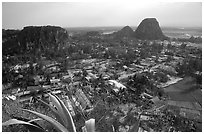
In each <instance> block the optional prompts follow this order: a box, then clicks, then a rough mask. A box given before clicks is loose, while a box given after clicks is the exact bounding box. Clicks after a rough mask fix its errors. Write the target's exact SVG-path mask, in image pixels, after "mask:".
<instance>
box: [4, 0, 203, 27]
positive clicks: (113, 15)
mask: <svg viewBox="0 0 204 134" xmlns="http://www.w3.org/2000/svg"><path fill="white" fill-rule="evenodd" d="M150 17H151V18H156V19H157V21H158V22H159V24H160V26H171V27H201V26H202V3H201V2H144V3H143V2H133V1H128V0H126V1H123V2H121V1H120V2H58V3H57V2H55V3H53V2H17V3H13V2H3V3H2V28H4V29H22V28H23V27H25V26H31V25H32V26H42V25H55V26H61V27H84V26H89V27H95V26H126V25H129V26H138V25H139V23H140V22H141V21H142V20H143V19H144V18H150Z"/></svg>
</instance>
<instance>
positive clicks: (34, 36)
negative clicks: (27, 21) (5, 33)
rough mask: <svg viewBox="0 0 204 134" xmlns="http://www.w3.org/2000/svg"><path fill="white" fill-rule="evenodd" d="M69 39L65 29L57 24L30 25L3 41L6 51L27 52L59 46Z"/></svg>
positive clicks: (4, 50)
mask: <svg viewBox="0 0 204 134" xmlns="http://www.w3.org/2000/svg"><path fill="white" fill-rule="evenodd" d="M67 40H68V33H67V31H66V30H65V29H63V28H61V27H56V26H38V27H36V26H28V27H24V28H23V30H21V31H20V32H18V33H16V35H15V36H14V38H12V39H7V40H6V41H5V42H4V43H3V52H4V53H10V54H12V53H26V52H27V51H29V52H33V51H35V50H37V49H38V50H44V49H46V48H58V47H59V46H60V45H61V44H63V43H65V42H66V41H67Z"/></svg>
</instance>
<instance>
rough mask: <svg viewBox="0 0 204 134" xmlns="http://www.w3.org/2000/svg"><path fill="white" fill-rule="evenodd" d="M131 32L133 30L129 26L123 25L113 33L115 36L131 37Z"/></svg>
mask: <svg viewBox="0 0 204 134" xmlns="http://www.w3.org/2000/svg"><path fill="white" fill-rule="evenodd" d="M133 34H134V31H133V30H132V28H131V27H129V26H125V27H123V28H122V29H121V30H119V31H118V32H115V33H114V35H115V36H116V37H133Z"/></svg>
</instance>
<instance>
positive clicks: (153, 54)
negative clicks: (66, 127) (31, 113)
mask: <svg viewBox="0 0 204 134" xmlns="http://www.w3.org/2000/svg"><path fill="white" fill-rule="evenodd" d="M90 38H91V39H93V40H95V39H96V38H97V37H96V36H90ZM98 38H100V37H98ZM98 38H97V39H98ZM87 43H89V44H88V45H87V44H86V42H85V41H78V42H71V43H70V46H72V47H77V46H89V48H86V47H84V48H83V47H79V48H80V49H77V51H74V52H73V53H71V54H70V55H69V56H66V59H65V60H64V61H63V62H61V63H60V62H58V61H54V60H48V59H47V58H46V57H42V58H41V61H40V62H36V63H32V64H31V63H27V64H21V65H20V64H17V65H15V66H11V67H10V68H9V73H11V72H12V74H14V75H13V76H15V77H14V80H15V81H13V83H12V82H8V83H7V84H4V85H3V86H2V96H3V97H2V100H5V101H18V103H22V104H24V105H27V106H32V105H33V104H34V103H39V99H42V100H46V101H48V102H49V100H48V95H47V93H50V92H51V93H53V94H56V95H58V96H60V98H61V99H62V100H63V102H64V103H65V104H66V106H67V108H68V109H69V111H70V112H71V114H72V116H73V117H76V116H78V114H79V113H83V114H81V115H80V117H81V116H82V115H83V116H84V114H87V113H89V114H87V115H85V116H84V118H85V117H86V118H90V117H92V116H93V115H91V114H90V112H91V111H94V108H95V107H97V105H98V103H99V104H103V103H105V104H106V105H107V106H108V109H109V110H110V111H112V112H113V111H114V112H115V114H116V115H119V113H118V112H116V111H117V110H115V109H118V108H119V109H120V110H122V111H124V114H125V115H124V116H121V118H119V121H118V122H119V123H120V124H125V123H124V122H125V120H124V117H128V114H129V113H132V117H134V118H135V121H136V120H137V121H138V122H139V124H140V125H139V126H140V127H139V131H182V130H179V128H176V127H175V126H171V125H170V124H168V125H167V126H165V127H162V128H158V129H157V128H154V127H152V128H151V127H150V126H152V125H153V126H154V125H155V124H156V123H158V122H159V121H158V122H154V121H155V119H154V118H157V119H162V118H158V116H164V111H165V112H169V110H170V111H171V110H172V109H171V107H174V108H173V109H175V107H176V109H178V110H177V111H176V112H178V115H179V116H181V117H183V118H184V119H190V120H191V121H190V122H188V123H186V124H188V125H189V124H191V126H190V127H189V126H188V128H189V129H190V130H189V131H194V130H195V129H196V127H198V126H196V125H195V124H201V123H202V118H201V113H202V101H200V100H199V99H200V98H199V97H197V96H196V95H195V94H193V93H191V96H190V99H191V100H190V101H188V100H179V101H178V100H175V99H174V98H171V97H172V96H171V94H173V93H172V89H169V87H170V86H171V85H174V84H177V83H179V82H182V81H184V82H183V83H185V81H186V80H187V81H188V80H189V81H192V80H193V78H188V77H185V74H184V72H182V71H185V70H184V69H183V68H181V67H183V66H182V65H183V64H184V62H185V59H196V60H201V57H202V56H201V54H202V50H201V49H200V48H199V47H198V48H197V47H194V46H192V44H191V43H189V42H176V41H172V42H170V41H166V40H164V41H135V40H129V39H125V38H124V40H123V41H122V42H119V43H117V42H116V43H115V44H114V43H110V44H108V43H107V42H101V43H94V41H93V42H92V43H90V42H87ZM90 44H91V45H90ZM116 44H117V47H116ZM185 64H186V63H185ZM195 64H196V63H195ZM179 65H180V66H179ZM189 66H190V65H189ZM179 67H180V68H179ZM36 70H37V71H36ZM39 70H40V71H39ZM26 71H27V72H30V71H31V72H32V75H30V76H29V75H28V73H25V72H26ZM187 71H189V70H187ZM33 72H37V73H33ZM192 75H193V76H194V75H195V76H196V77H195V78H198V79H196V80H195V79H194V82H195V81H199V78H200V77H202V72H201V70H198V69H197V70H193V74H192ZM25 79H26V80H25ZM25 81H26V82H25ZM13 85H17V86H15V87H14V86H13ZM197 85H199V84H196V87H192V88H199V90H196V92H197V91H198V92H201V90H202V88H201V86H200V87H199V86H197ZM175 90H176V89H175ZM175 92H177V91H175ZM168 94H170V95H168ZM197 94H199V93H197ZM194 95H195V96H194ZM173 96H174V95H173ZM192 98H193V99H192ZM195 98H197V99H198V100H196V99H195ZM201 100H202V96H201ZM100 101H102V102H103V103H102V102H100ZM130 109H131V110H130ZM79 111H81V112H79ZM127 111H129V112H127ZM138 113H141V115H140V116H136V115H138ZM95 114H97V113H95ZM104 116H106V115H104ZM101 117H102V116H101V115H99V116H98V117H93V118H95V119H96V120H97V121H99V120H100V119H101ZM81 118H82V117H81ZM104 118H106V119H107V120H111V117H110V116H108V115H107V117H104ZM115 118H116V116H115ZM174 118H175V117H174ZM153 119H154V121H153V123H150V122H152V120H153ZM79 120H80V118H79V119H78V120H77V121H79ZM111 121H113V120H111ZM135 121H133V122H135ZM193 121H195V122H196V123H194V122H193ZM79 122H80V121H79ZM104 122H106V121H104ZM109 122H110V121H109ZM106 123H107V122H106ZM128 123H129V122H128ZM128 123H127V124H126V125H124V126H122V125H118V126H116V124H114V123H113V124H112V125H113V128H115V129H116V128H117V131H128V130H129V129H131V127H133V126H132V125H133V124H131V123H130V124H129V125H128ZM149 123H150V124H152V125H148V124H149ZM80 128H81V126H80V125H79V128H78V129H79V131H81V130H80ZM99 130H100V131H105V130H102V128H99ZM106 131H107V130H106Z"/></svg>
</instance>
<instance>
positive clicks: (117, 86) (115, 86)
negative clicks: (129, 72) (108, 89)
mask: <svg viewBox="0 0 204 134" xmlns="http://www.w3.org/2000/svg"><path fill="white" fill-rule="evenodd" d="M108 84H110V85H111V86H113V90H114V91H115V92H119V90H120V89H126V86H124V85H123V84H121V83H119V82H117V81H116V80H108Z"/></svg>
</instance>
